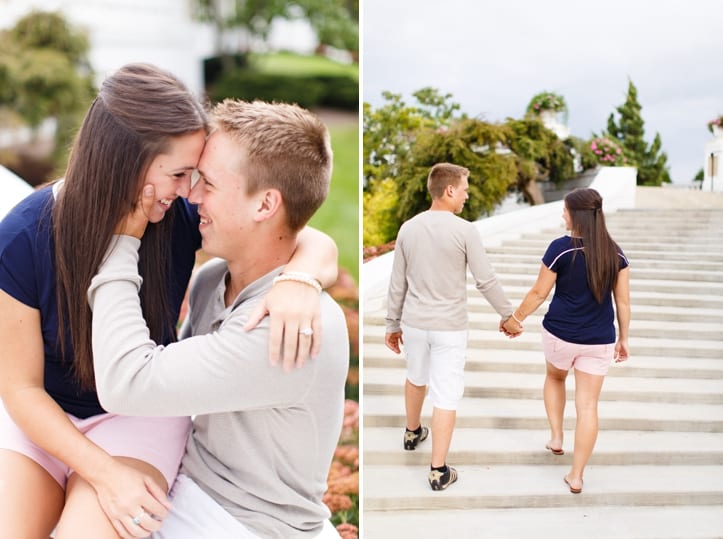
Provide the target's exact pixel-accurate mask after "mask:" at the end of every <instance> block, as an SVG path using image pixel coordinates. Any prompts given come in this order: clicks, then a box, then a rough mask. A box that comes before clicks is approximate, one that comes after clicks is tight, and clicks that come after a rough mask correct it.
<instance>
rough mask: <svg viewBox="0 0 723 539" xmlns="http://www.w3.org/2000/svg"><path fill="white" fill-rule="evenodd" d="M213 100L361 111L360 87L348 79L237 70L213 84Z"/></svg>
mask: <svg viewBox="0 0 723 539" xmlns="http://www.w3.org/2000/svg"><path fill="white" fill-rule="evenodd" d="M210 97H211V99H212V100H213V101H222V100H223V99H225V98H227V97H233V98H237V99H243V100H246V101H249V100H253V99H262V100H264V101H284V102H287V103H297V104H298V105H300V106H302V107H305V108H315V107H324V106H325V107H331V108H342V109H347V110H357V109H358V108H359V84H358V83H357V81H356V80H354V79H353V78H351V77H347V76H333V75H298V76H295V75H282V74H278V73H262V72H259V71H255V70H253V69H234V70H232V71H229V72H227V73H226V74H224V75H221V76H220V77H219V79H218V81H217V82H216V83H215V84H214V85H212V88H211V91H210Z"/></svg>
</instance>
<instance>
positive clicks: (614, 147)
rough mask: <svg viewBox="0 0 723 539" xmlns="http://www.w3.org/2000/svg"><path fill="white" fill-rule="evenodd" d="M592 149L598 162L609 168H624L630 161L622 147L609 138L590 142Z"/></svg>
mask: <svg viewBox="0 0 723 539" xmlns="http://www.w3.org/2000/svg"><path fill="white" fill-rule="evenodd" d="M590 149H591V150H592V153H594V154H595V158H596V159H597V162H598V163H600V164H601V165H604V166H607V167H615V166H624V165H626V164H627V162H628V160H627V159H626V158H625V156H624V155H623V150H622V148H621V147H620V145H619V144H618V143H617V142H615V141H614V140H611V139H609V138H607V137H597V138H594V139H592V140H591V141H590Z"/></svg>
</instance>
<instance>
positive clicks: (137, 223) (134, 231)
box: [115, 184, 155, 239]
mask: <svg viewBox="0 0 723 539" xmlns="http://www.w3.org/2000/svg"><path fill="white" fill-rule="evenodd" d="M154 200H155V189H154V188H153V186H152V185H150V184H149V185H146V186H144V187H143V191H141V196H140V197H139V198H138V203H137V204H136V205H135V207H134V208H133V210H132V211H131V212H129V213H128V215H126V216H125V217H123V219H121V221H120V223H118V225H117V226H116V228H115V233H116V234H123V235H125V236H133V237H134V238H138V239H140V238H141V237H143V234H144V233H145V231H146V226H148V215H150V211H151V207H152V206H153V202H154Z"/></svg>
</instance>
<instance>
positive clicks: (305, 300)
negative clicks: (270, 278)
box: [244, 281, 321, 372]
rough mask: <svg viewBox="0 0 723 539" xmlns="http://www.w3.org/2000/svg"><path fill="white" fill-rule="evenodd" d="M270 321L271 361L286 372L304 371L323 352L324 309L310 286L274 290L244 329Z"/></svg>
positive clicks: (284, 284) (283, 284)
mask: <svg viewBox="0 0 723 539" xmlns="http://www.w3.org/2000/svg"><path fill="white" fill-rule="evenodd" d="M267 314H269V315H270V316H271V318H270V320H269V360H270V361H271V364H272V365H278V363H279V359H281V360H282V362H283V366H284V371H286V372H289V371H290V370H291V369H292V368H293V367H294V366H296V367H298V368H301V367H303V366H304V363H305V362H306V360H307V359H309V357H311V358H314V357H316V356H317V355H319V351H320V350H321V305H320V302H319V293H318V292H317V291H316V290H315V289H314V288H313V287H311V286H309V285H308V284H304V283H300V282H297V281H280V282H277V283H276V284H274V286H272V287H271V290H270V291H269V293H268V294H267V295H266V297H265V298H263V300H262V301H261V302H260V303H259V305H258V306H257V307H256V308H255V309H254V311H253V312H252V313H251V316H250V317H249V320H248V322H246V325H245V326H244V329H245V330H246V331H250V330H251V329H253V328H255V327H256V326H257V325H258V324H259V322H260V321H261V320H262V319H263V318H264V317H265V316H266V315H267Z"/></svg>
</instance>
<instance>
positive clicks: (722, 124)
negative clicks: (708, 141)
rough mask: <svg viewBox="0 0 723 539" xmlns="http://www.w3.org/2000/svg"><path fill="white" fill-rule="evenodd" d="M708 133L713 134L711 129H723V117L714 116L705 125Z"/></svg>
mask: <svg viewBox="0 0 723 539" xmlns="http://www.w3.org/2000/svg"><path fill="white" fill-rule="evenodd" d="M706 125H707V126H708V131H710V132H711V133H712V132H713V127H717V128H718V129H723V115H719V116H716V117H715V118H713V119H712V120H710V121H709V122H708V123H707V124H706Z"/></svg>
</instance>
